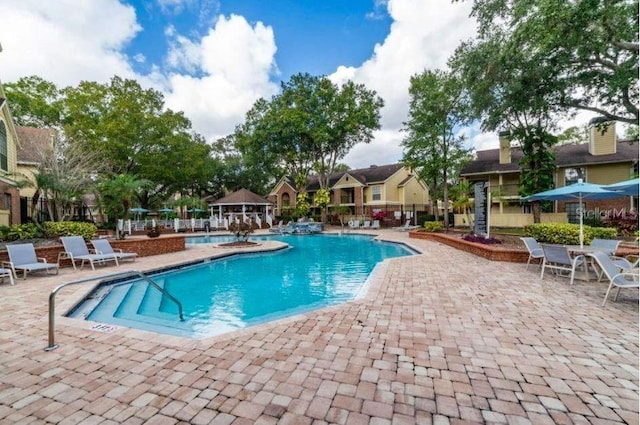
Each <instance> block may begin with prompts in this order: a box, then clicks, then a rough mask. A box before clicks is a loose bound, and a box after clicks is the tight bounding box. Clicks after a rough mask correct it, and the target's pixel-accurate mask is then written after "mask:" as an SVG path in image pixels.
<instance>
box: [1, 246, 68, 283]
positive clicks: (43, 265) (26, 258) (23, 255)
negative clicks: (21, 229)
mask: <svg viewBox="0 0 640 425" xmlns="http://www.w3.org/2000/svg"><path fill="white" fill-rule="evenodd" d="M7 253H8V254H9V261H5V262H3V263H2V266H3V267H5V266H6V267H8V268H10V269H11V271H12V272H13V275H14V276H15V277H16V279H17V278H18V271H22V272H23V275H22V278H23V279H26V278H27V273H29V272H38V271H42V270H44V271H46V272H47V274H58V265H57V264H52V263H47V259H46V258H38V257H37V256H36V249H35V247H34V246H33V244H31V243H20V244H10V245H7Z"/></svg>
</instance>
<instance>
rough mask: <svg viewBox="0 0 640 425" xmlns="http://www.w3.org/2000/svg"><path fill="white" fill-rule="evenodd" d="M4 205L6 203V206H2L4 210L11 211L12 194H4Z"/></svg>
mask: <svg viewBox="0 0 640 425" xmlns="http://www.w3.org/2000/svg"><path fill="white" fill-rule="evenodd" d="M3 203H4V205H2V206H3V207H4V209H5V210H9V211H11V194H10V193H5V194H4V200H3Z"/></svg>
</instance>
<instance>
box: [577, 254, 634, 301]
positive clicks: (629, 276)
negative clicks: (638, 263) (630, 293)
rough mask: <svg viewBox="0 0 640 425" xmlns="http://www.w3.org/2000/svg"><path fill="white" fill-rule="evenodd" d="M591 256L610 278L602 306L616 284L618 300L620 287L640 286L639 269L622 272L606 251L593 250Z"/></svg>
mask: <svg viewBox="0 0 640 425" xmlns="http://www.w3.org/2000/svg"><path fill="white" fill-rule="evenodd" d="M587 255H589V257H591V258H593V260H594V261H595V262H596V264H597V265H598V267H599V268H600V269H601V270H602V272H603V273H604V275H605V276H607V279H609V287H608V288H607V292H606V293H605V294H604V300H603V301H602V306H603V307H604V305H605V304H606V302H607V298H608V297H609V292H610V291H611V289H612V288H613V287H614V286H617V287H618V290H617V291H616V296H615V298H614V299H613V300H614V301H616V300H617V299H618V294H619V293H620V289H622V288H640V279H639V278H638V276H639V275H638V269H635V271H624V272H622V273H621V272H620V270H619V269H618V267H617V266H616V265H615V264H614V262H613V260H612V259H611V258H610V257H609V256H608V255H607V254H606V253H605V252H592V253H590V254H587Z"/></svg>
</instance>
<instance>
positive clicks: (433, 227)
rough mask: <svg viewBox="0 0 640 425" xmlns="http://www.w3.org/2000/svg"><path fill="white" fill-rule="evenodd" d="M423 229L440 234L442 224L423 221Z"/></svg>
mask: <svg viewBox="0 0 640 425" xmlns="http://www.w3.org/2000/svg"><path fill="white" fill-rule="evenodd" d="M423 227H424V230H425V231H427V232H441V231H442V229H443V228H444V224H443V223H442V222H441V221H425V222H424V224H423Z"/></svg>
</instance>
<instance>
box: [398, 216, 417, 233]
mask: <svg viewBox="0 0 640 425" xmlns="http://www.w3.org/2000/svg"><path fill="white" fill-rule="evenodd" d="M418 227H420V226H412V225H411V219H409V220H407V221H406V222H405V223H404V226H398V227H394V228H393V230H395V231H397V232H407V231H409V230H414V229H417V228H418Z"/></svg>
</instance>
